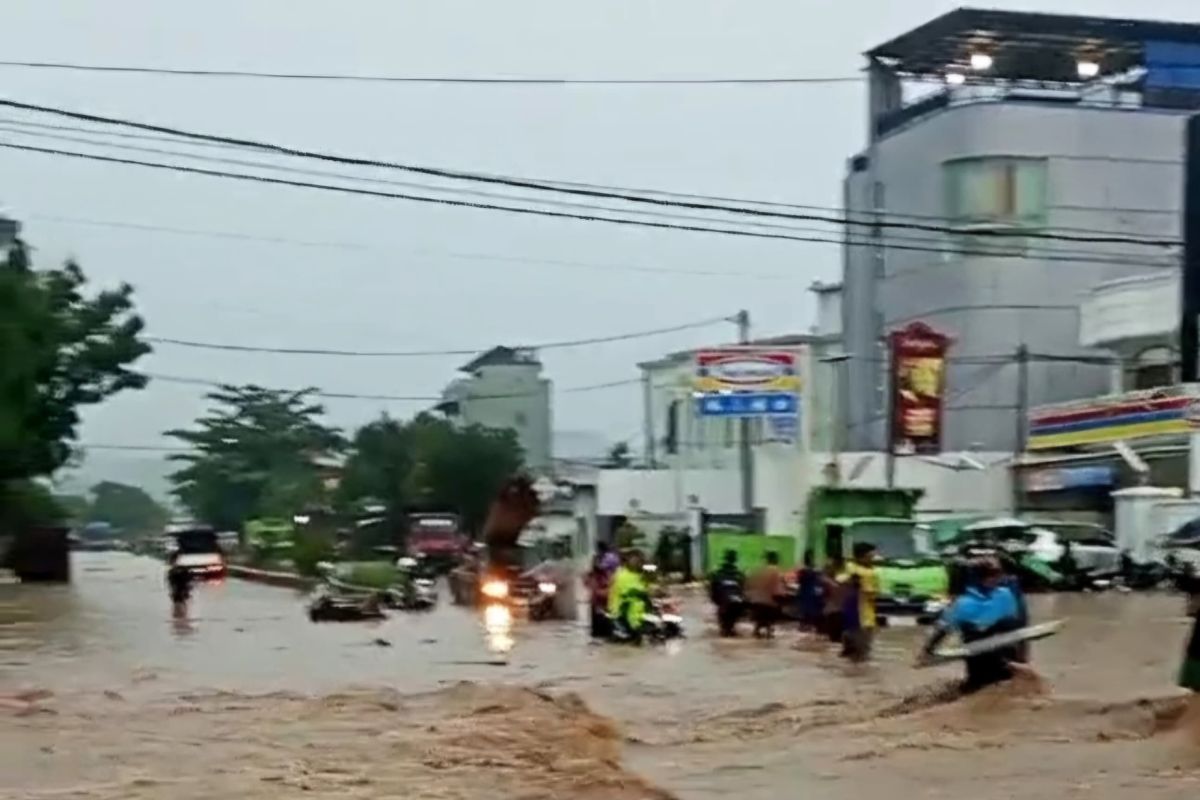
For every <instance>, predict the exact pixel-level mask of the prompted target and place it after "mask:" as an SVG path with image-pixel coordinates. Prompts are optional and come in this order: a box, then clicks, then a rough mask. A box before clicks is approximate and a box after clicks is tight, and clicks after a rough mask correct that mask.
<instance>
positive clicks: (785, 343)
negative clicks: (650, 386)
mask: <svg viewBox="0 0 1200 800" xmlns="http://www.w3.org/2000/svg"><path fill="white" fill-rule="evenodd" d="M826 340H827V339H826V337H822V336H817V335H815V334H812V333H785V334H783V335H782V336H767V337H764V338H762V339H751V340H750V341H749V342H746V343H745V344H738V343H736V342H728V343H726V344H719V345H712V347H789V346H791V345H799V344H813V343H814V342H825V341H826ZM708 349H710V348H709V347H696V348H693V349H691V350H677V351H675V352H674V353H668V354H667V355H665V356H663V357H662V358H655V359H651V360H650V361H643V362H641V363H639V364H638V368H640V369H654V368H655V367H669V366H671V365H672V364H678V363H680V362H682V361H687V360H688V359H690V358H692V357H693V356H694V355H695V354H696V351H697V350H708Z"/></svg>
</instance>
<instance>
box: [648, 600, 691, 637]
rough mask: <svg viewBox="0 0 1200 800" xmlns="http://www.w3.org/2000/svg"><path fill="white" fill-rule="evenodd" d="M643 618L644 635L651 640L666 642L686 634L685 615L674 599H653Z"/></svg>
mask: <svg viewBox="0 0 1200 800" xmlns="http://www.w3.org/2000/svg"><path fill="white" fill-rule="evenodd" d="M642 620H643V625H644V627H643V635H644V636H645V637H646V638H647V639H649V640H650V641H651V642H666V641H669V640H671V639H682V638H683V636H684V633H683V617H682V616H681V615H680V613H679V606H678V604H677V603H676V602H675V601H674V600H670V599H661V600H651V601H650V609H649V611H648V612H647V613H646V615H645V616H644V617H643V618H642Z"/></svg>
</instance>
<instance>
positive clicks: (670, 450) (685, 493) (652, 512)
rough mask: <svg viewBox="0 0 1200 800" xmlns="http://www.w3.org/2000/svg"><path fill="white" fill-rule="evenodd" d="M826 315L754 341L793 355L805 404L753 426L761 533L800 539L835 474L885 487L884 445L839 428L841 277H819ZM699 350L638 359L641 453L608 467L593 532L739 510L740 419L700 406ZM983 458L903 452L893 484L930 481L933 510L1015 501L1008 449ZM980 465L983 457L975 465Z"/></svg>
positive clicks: (926, 502) (676, 523)
mask: <svg viewBox="0 0 1200 800" xmlns="http://www.w3.org/2000/svg"><path fill="white" fill-rule="evenodd" d="M811 290H812V291H813V292H814V294H815V295H816V298H817V305H818V323H817V325H816V326H815V327H814V329H813V330H812V331H811V332H810V333H803V334H789V335H785V336H777V337H771V338H765V339H759V340H757V341H754V342H752V343H751V344H752V345H753V346H757V347H763V348H767V349H771V350H779V349H783V350H789V351H792V352H794V353H795V354H796V368H797V372H798V374H799V377H800V386H801V388H800V402H799V407H800V410H799V413H798V415H797V418H796V420H795V421H794V423H793V424H791V425H788V424H787V423H781V422H772V421H771V420H770V419H755V420H752V422H751V425H750V436H751V439H750V442H751V448H750V451H751V457H752V461H753V473H754V481H753V484H754V490H753V494H754V506H755V512H756V517H757V520H756V521H757V524H758V526H759V527H760V529H761V532H765V533H772V534H784V535H793V536H796V537H801V536H803V534H804V514H805V510H806V503H807V500H808V496H809V493H810V492H811V491H812V489H814V488H816V487H818V486H823V485H827V484H829V483H830V482H832V481H834V480H837V482H838V483H839V484H840V485H842V486H847V487H861V488H879V487H883V486H885V485H887V470H886V457H885V456H884V454H883V453H880V452H873V453H871V452H868V453H864V452H844V451H843V449H842V447H841V444H842V443H843V442H842V441H841V440H840V437H837V436H835V432H837V431H839V430H840V429H841V426H840V425H839V420H840V417H841V413H842V412H841V409H842V408H843V404H842V403H841V396H842V392H841V388H842V387H843V386H844V384H845V376H846V372H845V368H846V364H847V362H846V361H845V360H844V359H842V358H839V356H840V355H841V354H842V350H841V347H842V343H841V340H840V337H839V336H838V326H839V322H840V315H839V314H838V313H837V304H838V294H839V293H838V287H837V286H836V285H832V286H828V285H815V286H813V287H811ZM695 356H696V354H695V352H693V351H682V352H676V353H671V354H668V355H666V356H663V357H662V358H659V359H654V360H651V361H647V362H643V363H642V364H640V365H639V367H640V368H641V370H642V376H643V384H642V385H643V397H642V403H643V414H644V428H645V430H644V443H643V456H644V461H643V463H641V464H639V465H637V466H635V467H632V468H628V469H604V470H601V471H600V473H599V476H598V481H597V497H596V513H597V514H598V515H599V522H598V525H597V528H596V530H597V534H596V535H598V536H600V537H601V538H604V537H605V536H606V535H607V534H608V533H610V532H611V530H612V528H613V526H614V521H617V522H619V521H620V520H623V519H629V520H630V521H633V522H634V523H635V524H636V525H637V526H638V527H639V528H641V529H642V530H643V531H644V532H646V533H647V534H648V535H649V536H650V538H651V539H652V540H653V538H654V536H655V533H656V531H658V530H660V529H662V528H665V527H667V526H670V527H673V528H679V527H685V528H688V529H691V530H694V526H695V522H696V519H697V517H698V515H699V514H700V513H701V512H704V513H706V514H709V515H712V516H713V517H715V518H721V519H724V520H730V521H731V520H734V519H735V518H739V517H741V516H742V514H743V507H742V497H741V478H740V471H739V466H740V463H739V455H740V436H741V434H740V431H741V426H740V425H739V424H738V421H737V420H733V419H726V418H716V417H706V416H701V415H700V414H699V413H697V400H696V399H695V397H694V394H693V393H694V389H695V383H694V381H695V378H696V362H695ZM973 459H974V464H975V466H968V465H967V464H966V462H965V461H963V460H961V459H960V458H959V457H958V456H951V455H948V456H945V457H942V458H917V457H913V458H900V459H897V463H896V471H895V485H896V486H899V487H909V488H921V489H923V490H924V491H925V496H924V497H923V499H922V501H921V503H920V505H919V510H920V512H921V513H922V514H923V515H925V516H927V517H930V518H936V517H944V516H956V515H968V514H980V515H991V514H997V513H1001V512H1005V511H1008V510H1009V509H1010V508H1011V503H1012V488H1011V484H1010V481H1009V470H1008V462H1009V456H1008V454H1005V453H976V454H973ZM979 466H983V467H985V468H984V469H979V468H978V467H979Z"/></svg>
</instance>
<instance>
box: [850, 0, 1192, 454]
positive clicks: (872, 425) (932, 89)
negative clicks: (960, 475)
mask: <svg viewBox="0 0 1200 800" xmlns="http://www.w3.org/2000/svg"><path fill="white" fill-rule="evenodd" d="M866 56H867V76H868V82H869V142H868V145H867V147H866V149H865V150H864V151H862V152H861V153H859V154H857V155H855V156H854V157H853V158H851V159H850V161H849V168H848V174H847V177H846V180H845V187H844V190H845V207H846V214H847V217H848V218H849V219H850V220H852V224H850V225H848V226H847V230H846V237H845V249H844V254H845V255H844V275H843V284H844V294H843V298H842V303H843V320H844V337H845V346H846V350H847V352H848V353H849V354H850V356H851V358H850V361H849V363H848V367H847V369H848V373H849V379H848V382H849V392H848V395H849V401H850V403H849V406H848V409H847V414H848V417H849V419H848V420H847V422H848V429H847V435H848V438H849V446H850V447H851V448H853V449H860V450H872V449H879V448H880V447H881V446H882V445H883V444H884V437H885V429H886V425H885V420H886V417H887V413H886V401H887V393H886V391H885V378H884V376H885V375H886V363H885V362H886V351H885V348H884V346H883V344H882V341H883V337H885V336H886V335H887V333H888V332H890V331H892V330H894V329H896V328H899V327H901V326H903V325H905V324H906V323H909V322H912V321H917V320H920V321H923V322H925V323H927V324H928V325H930V326H931V327H933V328H935V329H938V330H940V331H942V332H944V333H946V334H949V335H950V336H951V337H953V342H954V343H953V346H952V349H951V351H950V364H949V370H948V375H947V386H946V394H945V398H946V414H945V418H944V427H943V446H944V447H945V449H948V450H967V449H974V448H979V449H984V450H993V451H1012V450H1014V449H1015V448H1017V447H1018V446H1019V444H1020V439H1021V430H1022V423H1021V419H1020V412H1019V411H1018V408H1017V407H1018V406H1020V405H1022V404H1026V403H1027V404H1029V405H1034V406H1036V405H1040V404H1045V403H1052V402H1057V401H1063V400H1069V399H1073V398H1077V397H1086V396H1089V395H1096V394H1103V393H1105V392H1106V391H1109V390H1110V386H1111V381H1112V375H1111V370H1110V368H1109V367H1108V366H1106V365H1105V364H1103V363H1102V360H1099V359H1096V358H1094V357H1090V358H1084V357H1083V356H1094V355H1095V351H1094V350H1093V349H1091V348H1092V347H1094V346H1095V345H1096V344H1097V343H1096V342H1088V341H1087V340H1085V341H1084V342H1081V341H1080V338H1079V322H1080V321H1079V313H1080V311H1079V308H1080V300H1081V299H1082V298H1083V296H1084V295H1085V294H1086V292H1088V291H1089V290H1090V289H1091V288H1092V287H1093V286H1095V285H1096V284H1098V283H1099V282H1101V281H1106V280H1113V279H1122V278H1128V277H1134V276H1146V275H1162V274H1164V271H1171V270H1176V269H1178V264H1179V253H1178V251H1177V249H1176V248H1174V247H1172V246H1169V245H1155V246H1150V245H1146V244H1144V240H1147V239H1157V240H1160V241H1161V240H1170V241H1173V240H1177V239H1178V238H1179V236H1180V216H1181V214H1180V209H1181V205H1182V198H1183V189H1182V182H1183V168H1182V160H1183V151H1184V129H1185V121H1186V119H1187V117H1188V116H1189V115H1190V114H1192V113H1194V112H1195V111H1196V110H1198V109H1200V25H1190V24H1177V23H1166V22H1150V21H1139V20H1114V19H1104V18H1095V17H1076V16H1062V15H1051V14H1026V13H1013V12H1001V11H980V10H972V9H960V10H957V11H953V12H951V13H949V14H946V15H944V16H942V17H939V18H937V19H935V20H933V21H931V22H928V23H926V24H925V25H922V26H921V27H919V28H916V29H915V30H912V31H910V32H908V33H905V34H903V35H901V36H899V37H897V38H896V39H893V40H892V41H890V42H887V43H886V44H882V45H879V46H878V47H876V48H874V49H872V50H871V51H869V52H868V53H867V54H866ZM1116 239H1131V240H1142V242H1137V243H1134V242H1129V241H1124V242H1119V241H1115V240H1116ZM1174 308H1175V306H1174V305H1172V306H1171V309H1167V308H1164V309H1163V312H1164V314H1169V313H1172V311H1173V309H1174ZM1022 345H1023V346H1024V347H1025V348H1026V349H1027V352H1029V353H1030V354H1031V356H1030V359H1029V360H1028V362H1027V369H1028V372H1027V373H1026V377H1027V392H1022V390H1021V386H1022V380H1021V377H1020V370H1021V367H1020V366H1018V364H1017V361H1018V358H1017V353H1018V349H1019V348H1020V347H1021V346H1022ZM1051 356H1052V357H1054V359H1055V360H1053V361H1052V360H1050V358H1048V357H1051ZM1076 356H1080V357H1081V358H1080V359H1079V360H1078V361H1071V360H1070V359H1071V358H1074V357H1076ZM1064 357H1065V358H1064Z"/></svg>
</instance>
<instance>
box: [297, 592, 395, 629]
mask: <svg viewBox="0 0 1200 800" xmlns="http://www.w3.org/2000/svg"><path fill="white" fill-rule="evenodd" d="M383 604H384V603H383V599H382V598H381V597H380V596H379V595H374V594H372V595H367V596H366V597H339V596H337V595H334V594H332V593H331V592H329V591H328V590H327V589H324V588H322V589H318V590H317V592H316V594H315V595H314V596H313V599H312V600H311V601H310V602H309V604H308V618H309V620H311V621H312V622H361V621H364V620H376V619H384V618H385V617H386V616H387V615H386V614H385V613H384V611H383Z"/></svg>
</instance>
